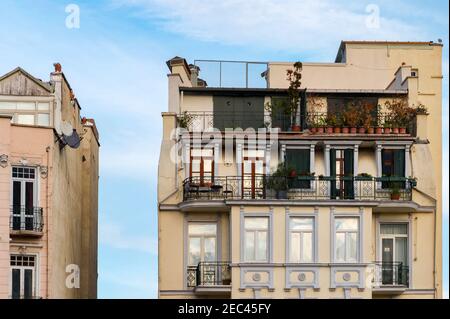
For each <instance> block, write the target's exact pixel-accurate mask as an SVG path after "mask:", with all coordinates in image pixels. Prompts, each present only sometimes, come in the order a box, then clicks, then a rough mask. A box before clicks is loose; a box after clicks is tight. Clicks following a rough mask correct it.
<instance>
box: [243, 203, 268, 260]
mask: <svg viewBox="0 0 450 319" xmlns="http://www.w3.org/2000/svg"><path fill="white" fill-rule="evenodd" d="M253 217H254V218H267V230H264V231H265V232H267V243H266V247H267V251H266V259H265V260H254V259H255V258H253V260H252V259H247V256H246V254H245V244H246V242H245V233H246V229H245V219H246V218H253ZM252 230H253V229H252ZM255 231H258V230H255ZM260 231H263V230H260ZM240 238H241V240H240V242H241V247H240V248H241V249H240V250H241V251H240V259H241V262H244V263H256V264H258V263H262V264H264V263H270V262H272V260H273V218H272V212H270V213H242V212H241V220H240ZM256 241H257V240H256V237H255V242H256ZM254 248H255V252H256V246H254Z"/></svg>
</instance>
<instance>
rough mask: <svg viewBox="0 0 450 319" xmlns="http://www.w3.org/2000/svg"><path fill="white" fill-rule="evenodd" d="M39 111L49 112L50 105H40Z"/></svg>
mask: <svg viewBox="0 0 450 319" xmlns="http://www.w3.org/2000/svg"><path fill="white" fill-rule="evenodd" d="M38 110H39V111H48V110H50V103H48V102H46V103H38Z"/></svg>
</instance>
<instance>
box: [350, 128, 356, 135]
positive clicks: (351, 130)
mask: <svg viewBox="0 0 450 319" xmlns="http://www.w3.org/2000/svg"><path fill="white" fill-rule="evenodd" d="M357 131H358V129H357V128H356V127H351V128H350V133H352V134H356V132H357Z"/></svg>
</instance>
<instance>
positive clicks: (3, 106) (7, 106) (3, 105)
mask: <svg viewBox="0 0 450 319" xmlns="http://www.w3.org/2000/svg"><path fill="white" fill-rule="evenodd" d="M15 109H16V103H14V102H0V110H15Z"/></svg>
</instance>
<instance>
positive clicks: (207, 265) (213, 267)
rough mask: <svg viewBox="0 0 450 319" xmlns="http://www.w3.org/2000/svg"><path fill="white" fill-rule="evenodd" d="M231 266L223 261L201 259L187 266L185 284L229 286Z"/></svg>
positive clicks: (189, 285) (191, 285) (192, 285)
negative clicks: (196, 263) (195, 264)
mask: <svg viewBox="0 0 450 319" xmlns="http://www.w3.org/2000/svg"><path fill="white" fill-rule="evenodd" d="M229 285H231V266H230V263H229V262H225V261H202V262H199V263H198V265H197V266H188V268H187V286H188V287H197V286H229Z"/></svg>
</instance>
